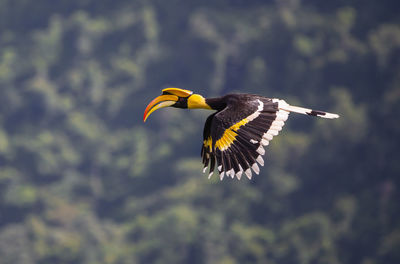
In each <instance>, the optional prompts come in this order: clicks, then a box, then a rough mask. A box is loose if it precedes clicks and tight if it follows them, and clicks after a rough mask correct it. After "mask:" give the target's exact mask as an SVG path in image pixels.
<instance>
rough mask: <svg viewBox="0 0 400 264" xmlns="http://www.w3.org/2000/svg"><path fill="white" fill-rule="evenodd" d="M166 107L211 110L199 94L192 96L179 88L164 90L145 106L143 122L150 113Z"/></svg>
mask: <svg viewBox="0 0 400 264" xmlns="http://www.w3.org/2000/svg"><path fill="white" fill-rule="evenodd" d="M167 106H172V107H176V108H189V109H194V108H203V109H211V107H210V106H209V105H208V104H207V103H206V99H205V98H204V97H203V96H201V95H199V94H194V93H193V92H192V91H189V90H185V89H180V88H165V89H163V90H162V94H161V95H160V96H158V97H156V98H154V99H153V101H151V102H150V103H149V104H148V105H147V107H146V110H145V111H144V115H143V122H146V119H147V118H148V117H149V116H150V114H151V113H153V112H154V111H156V110H158V109H160V108H164V107H167Z"/></svg>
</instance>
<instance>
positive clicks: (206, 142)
mask: <svg viewBox="0 0 400 264" xmlns="http://www.w3.org/2000/svg"><path fill="white" fill-rule="evenodd" d="M203 144H204V147H205V148H208V150H209V151H210V152H212V138H211V137H208V138H207V139H206V140H204V142H203Z"/></svg>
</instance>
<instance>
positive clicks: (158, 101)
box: [143, 94, 178, 122]
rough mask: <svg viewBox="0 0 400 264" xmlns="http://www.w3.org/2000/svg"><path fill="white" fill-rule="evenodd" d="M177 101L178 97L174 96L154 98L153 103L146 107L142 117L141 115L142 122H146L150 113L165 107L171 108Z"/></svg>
mask: <svg viewBox="0 0 400 264" xmlns="http://www.w3.org/2000/svg"><path fill="white" fill-rule="evenodd" d="M177 101H178V96H176V95H169V94H168V95H167V94H166V95H160V96H158V97H156V98H154V100H153V101H151V102H150V103H149V104H148V106H147V107H146V110H144V115H143V122H146V119H147V118H148V117H149V116H150V114H151V113H153V112H154V111H156V110H158V109H160V108H164V107H167V106H171V105H173V104H175V103H176V102H177Z"/></svg>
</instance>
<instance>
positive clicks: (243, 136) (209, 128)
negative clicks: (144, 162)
mask: <svg viewBox="0 0 400 264" xmlns="http://www.w3.org/2000/svg"><path fill="white" fill-rule="evenodd" d="M167 106H172V107H176V108H189V109H193V108H202V109H209V110H216V112H215V113H213V114H211V115H210V116H209V117H208V118H207V120H206V123H205V126H204V131H203V146H202V149H201V156H202V159H203V164H204V170H203V172H205V171H206V170H207V167H208V166H210V173H209V176H208V177H209V178H210V177H211V175H212V174H213V171H214V167H215V165H216V164H217V168H218V171H219V174H220V179H221V180H222V179H223V178H224V175H226V176H230V177H232V178H234V177H235V176H236V177H237V178H238V179H240V178H241V176H242V174H243V172H244V173H245V174H246V176H247V177H248V178H249V179H251V177H252V173H251V170H253V171H254V172H255V173H256V174H258V173H259V171H260V169H259V167H258V165H257V163H259V164H260V165H261V166H263V165H264V160H263V158H262V155H264V154H265V150H264V146H267V145H268V144H269V142H270V141H271V140H272V138H273V137H274V136H276V135H278V133H279V131H281V130H282V127H283V125H284V124H285V121H286V120H287V118H288V115H289V113H290V112H296V113H300V114H306V115H311V116H319V117H323V118H329V119H333V118H338V117H339V115H337V114H332V113H327V112H323V111H318V110H312V109H307V108H302V107H298V106H291V105H289V104H287V103H286V102H285V101H284V100H280V99H271V98H267V97H263V96H259V95H253V94H227V95H225V96H222V97H218V98H204V97H203V96H201V95H199V94H194V93H193V92H192V91H189V90H184V89H180V88H166V89H163V90H162V95H160V96H158V97H156V98H155V99H154V100H153V101H151V102H150V103H149V105H148V106H147V108H146V110H145V111H144V115H143V121H144V122H145V121H146V119H147V118H148V117H149V115H150V114H151V113H153V112H154V111H155V110H157V109H160V108H163V107H167Z"/></svg>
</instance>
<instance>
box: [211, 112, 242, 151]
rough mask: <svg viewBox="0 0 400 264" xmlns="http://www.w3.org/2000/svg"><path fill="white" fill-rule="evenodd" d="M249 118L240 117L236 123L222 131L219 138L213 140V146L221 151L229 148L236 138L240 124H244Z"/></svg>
mask: <svg viewBox="0 0 400 264" xmlns="http://www.w3.org/2000/svg"><path fill="white" fill-rule="evenodd" d="M248 122H249V120H248V119H247V118H245V119H242V120H241V121H239V122H238V123H236V124H234V125H232V126H230V127H229V128H227V129H226V130H225V131H224V134H223V135H222V137H221V138H220V139H218V140H217V142H215V147H217V148H219V149H220V150H221V151H224V150H225V149H227V148H229V147H230V146H231V145H232V144H233V142H234V141H235V140H236V137H237V133H236V131H238V130H239V128H240V127H241V126H244V125H245V124H247V123H248Z"/></svg>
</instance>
